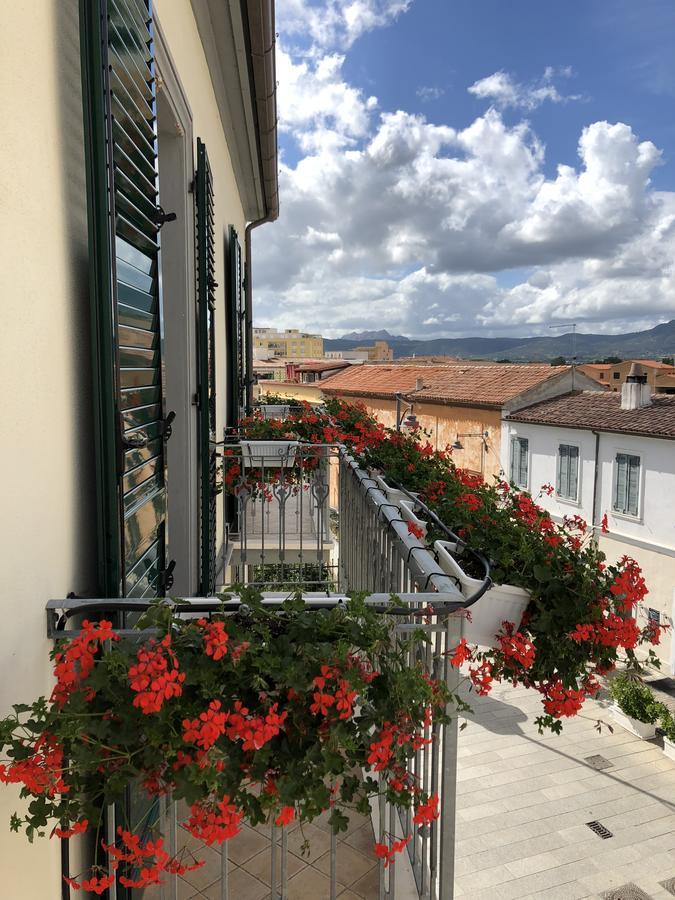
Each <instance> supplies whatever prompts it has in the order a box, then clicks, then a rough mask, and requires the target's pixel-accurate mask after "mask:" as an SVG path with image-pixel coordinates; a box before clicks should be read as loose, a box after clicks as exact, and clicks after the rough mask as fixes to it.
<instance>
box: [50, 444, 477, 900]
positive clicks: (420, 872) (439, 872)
mask: <svg viewBox="0 0 675 900" xmlns="http://www.w3.org/2000/svg"><path fill="white" fill-rule="evenodd" d="M223 478H224V493H225V503H224V504H223V505H224V508H225V522H224V528H225V542H224V546H225V553H224V558H223V571H224V574H225V576H226V577H227V580H228V582H229V583H231V584H232V583H239V584H244V583H245V584H257V585H258V586H259V587H260V588H261V590H263V594H264V597H265V603H268V604H272V605H278V604H280V603H281V602H282V601H283V599H284V598H285V597H286V596H287V595H288V593H289V592H290V591H291V590H298V589H301V590H302V591H303V594H304V597H305V602H306V603H307V604H308V606H310V607H317V608H318V607H326V606H329V607H330V606H334V605H336V604H339V603H342V602H344V601H345V599H346V593H347V592H348V591H364V592H368V593H369V594H370V597H369V599H368V602H369V603H372V604H374V605H375V606H376V607H377V608H381V609H382V611H383V612H384V611H385V610H386V611H387V612H391V609H390V608H389V607H390V597H391V594H392V593H393V594H397V595H399V596H400V597H401V600H403V601H404V602H405V606H403V605H402V606H401V608H399V609H398V610H397V615H398V626H397V631H398V632H400V633H404V632H406V631H410V630H411V629H420V628H422V629H424V630H425V631H426V632H427V633H428V641H427V642H426V643H425V644H424V645H423V646H422V645H418V646H417V648H416V649H414V650H411V651H410V653H411V659H410V663H411V665H413V664H416V663H417V662H418V661H421V662H422V663H423V664H424V665H425V666H426V668H427V669H428V671H429V673H430V674H431V675H432V677H434V678H442V679H444V680H445V681H446V683H447V684H448V685H449V687H450V689H451V690H452V691H454V689H455V688H456V687H457V681H458V676H457V671H456V670H455V669H453V668H452V667H451V666H450V665H449V662H448V657H449V653H448V651H450V650H452V648H454V647H455V646H456V645H457V643H458V642H459V640H460V637H461V628H462V625H461V615H460V614H459V613H460V611H461V610H463V609H465V608H466V607H467V606H470V605H471V603H473V602H475V601H476V600H477V599H478V597H479V596H480V595H481V594H482V593H483V592H484V591H485V590H487V588H488V587H489V584H490V581H489V577H488V567H487V564H486V572H485V579H484V581H483V587H482V588H481V590H480V591H478V592H477V593H476V594H475V595H474V596H473V597H471V598H469V599H468V600H467V599H465V598H464V597H463V596H462V594H461V593H460V591H459V590H458V587H457V585H456V583H455V581H454V579H453V578H452V577H449V576H448V575H447V574H446V573H445V572H444V571H443V569H442V568H441V567H440V566H439V564H438V561H437V560H436V558H435V556H434V554H433V552H432V551H431V550H430V549H429V548H427V547H426V546H425V544H424V542H423V540H421V539H419V538H417V537H416V536H415V534H414V533H411V531H410V529H409V527H408V521H407V520H406V519H405V518H404V517H403V515H402V512H401V506H400V498H401V497H402V496H405V497H409V498H410V500H411V501H413V502H414V503H415V509H416V512H417V513H418V514H419V515H420V516H422V517H423V518H425V519H426V520H427V521H429V522H433V523H434V524H435V526H436V527H438V528H440V529H441V530H445V531H446V533H447V535H448V536H449V537H450V538H451V539H454V540H457V538H456V536H455V535H452V534H451V533H450V532H448V531H447V529H444V526H443V524H442V523H441V522H439V520H438V519H437V518H436V517H435V516H434V514H433V513H432V512H431V511H430V510H428V509H427V508H426V507H425V506H424V504H423V503H421V502H420V501H419V500H418V499H415V498H414V497H413V495H411V494H408V492H407V491H405V489H403V488H400V487H397V489H396V491H395V492H394V491H389V492H387V490H386V484H385V483H384V482H382V480H381V479H379V480H378V479H377V478H376V477H374V475H373V474H371V473H368V472H366V471H364V470H363V469H362V468H361V467H360V466H359V465H358V463H357V462H356V460H355V459H353V458H352V457H351V456H350V455H349V453H348V452H347V451H346V450H345V449H344V448H342V447H339V446H336V445H313V444H307V445H305V444H298V443H293V442H288V441H281V442H276V443H272V444H270V443H266V444H264V445H263V444H261V443H255V442H246V441H237V442H236V443H233V442H230V443H227V442H226V444H225V446H224V456H223ZM189 603H190V607H189V611H188V612H186V613H185V614H186V615H190V614H194V613H198V612H199V613H204V612H209V611H213V610H215V609H219V608H220V600H219V599H218V598H212V599H210V598H192V599H190V600H189ZM147 606H148V603H147V601H143V600H124V599H117V600H74V599H71V600H58V601H50V603H49V604H48V608H47V612H48V630H49V635H50V637H55V636H57V635H60V634H62V633H63V630H64V629H65V628H66V627H67V625H68V623H69V622H70V621H71V620H72V617H73V616H75V615H79V614H87V615H91V614H92V613H95V612H101V613H105V614H106V615H111V614H115V615H116V616H117V619H116V621H117V624H118V626H119V630H120V632H121V633H126V634H131V633H135V634H137V632H132V631H131V630H130V628H129V627H128V626H129V625H131V624H133V617H134V616H135V615H137V614H138V612H140V611H142V610H144V609H146V608H147ZM228 608H232V609H236V602H235V604H234V606H232V607H230V606H229V604H228ZM424 737H425V738H431V739H432V740H431V743H430V744H429V745H428V746H426V747H425V748H423V749H420V750H418V751H416V753H415V755H414V757H413V758H412V759H411V761H410V769H411V771H412V773H413V775H414V776H415V777H416V778H417V779H418V780H419V784H420V787H421V788H422V789H423V790H424V791H427V792H429V793H438V794H439V797H440V811H441V812H440V818H439V819H438V820H437V821H436V822H434V823H433V824H432V825H431V826H427V827H425V828H419V827H417V826H415V825H414V823H413V822H412V814H411V813H404V814H401V813H400V812H399V810H398V809H396V808H395V807H394V806H392V805H390V804H388V803H387V802H386V801H385V799H384V798H380V801H379V802H378V803H377V804H375V806H374V808H373V810H372V813H373V814H372V823H373V834H374V838H373V839H374V841H375V840H379V841H381V842H383V843H387V841H388V840H389V839H390V838H391V836H394V837H393V838H391V839H394V838H396V837H399V838H400V837H403V836H407V835H412V840H411V842H410V843H409V844H408V853H407V856H405V857H403V858H399V859H398V860H397V862H396V864H395V865H393V866H390V867H389V868H387V869H385V868H384V865H383V863H382V861H380V862H379V863H378V884H377V888H376V889H375V891H374V893H373V895H372V896H373V900H375V898H377V900H384V898H387V900H403V898H406V900H408V898H410V897H416V898H419V900H451V898H452V897H453V882H454V842H455V790H456V759H457V719H456V717H455V718H454V719H453V720H452V721H451V723H450V724H448V725H444V726H440V725H438V724H434V725H433V726H431V727H429V728H428V729H427V733H425V735H424ZM114 815H115V812H114V810H111V811H110V817H111V823H110V824H111V827H112V826H114V824H115V822H114ZM155 818H156V823H157V825H158V826H159V827H160V829H161V830H162V832H163V833H164V835H165V838H166V841H167V843H168V845H169V849H171V850H172V851H175V850H176V849H179V848H180V841H181V837H182V836H184V835H183V829H181V828H180V827H179V826H178V824H177V821H178V820H177V814H176V806H175V804H172V803H170V802H165V801H162V803H161V804H158V806H157V809H156V816H155ZM387 835H389V837H387ZM269 840H270V844H269V877H268V879H267V880H268V882H269V885H270V896H271V898H272V900H284V898H286V897H288V895H289V884H290V876H289V852H290V851H289V848H288V835H287V833H286V831H285V829H279V828H276V827H274V826H272V827H271V828H270V831H269ZM341 847H342V842H341V841H340V840H339V839H338V838H337V837H336V836H334V835H333V836H331V841H330V872H329V876H328V887H327V893H326V895H325V896H327V897H328V896H329V897H330V898H331V900H334V898H335V897H337V896H338V887H339V882H338V878H337V870H338V869H337V867H338V863H339V859H340V853H341ZM219 852H220V878H219V883H218V884H216V885H213V886H211V888H210V896H216V895H218V896H219V897H220V898H221V900H235V893H234V892H233V890H234V889H233V888H232V886H231V885H232V877H233V876H232V870H233V865H232V862H231V860H230V856H229V850H228V845H227V842H226V843H225V844H223V845H222V848H221V850H220V851H219ZM296 863H297V860H296ZM184 887H185V886H183V887H181V886H180V885H179V881H178V880H177V878H173V879H168V881H167V884H166V885H164V886H163V887H162V888H161V889H159V890H158V893H157V894H156V895H153V897H154V896H157V897H158V898H160V900H177V897H178V896H179V888H181V890H184ZM291 887H292V885H291ZM214 889H215V890H216V892H217V893H214ZM340 890H341V888H340Z"/></svg>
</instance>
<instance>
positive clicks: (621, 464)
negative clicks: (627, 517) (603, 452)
mask: <svg viewBox="0 0 675 900" xmlns="http://www.w3.org/2000/svg"><path fill="white" fill-rule="evenodd" d="M627 486H628V456H627V455H626V454H625V453H617V455H616V483H615V485H614V509H616V510H617V512H625V511H626V499H627V497H626V494H627Z"/></svg>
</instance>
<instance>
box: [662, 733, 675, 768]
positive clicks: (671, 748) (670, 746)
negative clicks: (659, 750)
mask: <svg viewBox="0 0 675 900" xmlns="http://www.w3.org/2000/svg"><path fill="white" fill-rule="evenodd" d="M663 752H664V753H665V755H666V756H667V757H668V759H672V760H673V762H675V741H671V740H670V739H669V738H667V737H664V739H663Z"/></svg>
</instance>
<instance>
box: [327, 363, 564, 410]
mask: <svg viewBox="0 0 675 900" xmlns="http://www.w3.org/2000/svg"><path fill="white" fill-rule="evenodd" d="M567 371H569V366H546V365H522V366H520V365H510V364H506V363H505V364H502V365H494V364H493V365H487V366H472V365H450V366H448V365H445V366H428V365H427V366H414V365H408V366H402V365H382V364H380V365H361V366H352V367H350V368H349V369H346V370H345V371H344V372H338V374H337V375H333V376H331V377H330V378H327V379H326V380H325V381H324V382H323V385H322V388H323V390H324V391H325V392H326V393H330V394H333V393H338V394H345V395H346V396H352V397H384V398H391V397H394V395H395V394H396V393H402V394H405V395H406V396H409V397H411V398H413V397H414V398H416V399H418V400H429V401H432V402H439V403H447V404H452V403H457V404H462V405H471V406H493V407H500V406H502V405H503V404H504V403H507V402H508V401H509V400H512V399H513V398H514V397H517V396H518V395H519V394H522V393H523V391H526V390H528V389H529V388H533V387H535V386H536V385H538V384H541V383H542V382H543V381H547V380H548V379H549V378H553V377H554V376H556V375H561V374H562V373H564V372H567ZM418 378H419V379H421V380H422V384H423V387H422V388H421V389H420V390H417V389H416V383H417V379H418Z"/></svg>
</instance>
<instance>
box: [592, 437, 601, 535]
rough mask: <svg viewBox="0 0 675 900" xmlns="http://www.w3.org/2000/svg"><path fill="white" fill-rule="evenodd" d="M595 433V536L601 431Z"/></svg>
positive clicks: (593, 506) (593, 522) (593, 519)
mask: <svg viewBox="0 0 675 900" xmlns="http://www.w3.org/2000/svg"><path fill="white" fill-rule="evenodd" d="M593 434H594V435H595V468H594V471H593V503H592V506H591V527H592V528H593V536H594V537H595V529H596V527H597V525H596V523H597V522H598V521H599V519H598V511H597V509H596V506H597V500H598V476H599V474H600V432H599V431H593Z"/></svg>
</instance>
